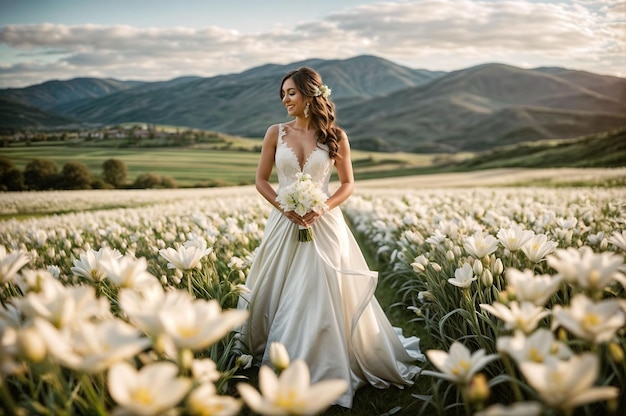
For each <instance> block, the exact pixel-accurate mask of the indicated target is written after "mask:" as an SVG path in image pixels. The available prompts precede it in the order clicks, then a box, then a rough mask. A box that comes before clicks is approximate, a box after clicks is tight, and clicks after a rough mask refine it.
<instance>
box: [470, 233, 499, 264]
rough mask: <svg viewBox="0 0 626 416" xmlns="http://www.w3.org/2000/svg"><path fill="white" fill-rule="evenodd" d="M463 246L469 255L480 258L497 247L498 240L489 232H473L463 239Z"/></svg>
mask: <svg viewBox="0 0 626 416" xmlns="http://www.w3.org/2000/svg"><path fill="white" fill-rule="evenodd" d="M463 247H464V248H465V251H467V253H468V254H469V255H470V256H473V257H474V258H477V259H482V258H483V257H486V256H488V255H490V254H491V253H493V252H494V251H496V250H497V249H498V240H497V239H496V238H495V237H494V236H492V235H491V234H483V233H480V232H478V233H475V234H474V235H472V236H469V237H465V238H464V239H463Z"/></svg>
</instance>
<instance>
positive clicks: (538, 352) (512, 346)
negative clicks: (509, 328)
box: [496, 328, 573, 364]
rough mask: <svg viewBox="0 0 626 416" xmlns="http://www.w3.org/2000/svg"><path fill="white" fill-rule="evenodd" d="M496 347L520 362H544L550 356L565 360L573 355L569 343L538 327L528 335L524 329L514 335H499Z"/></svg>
mask: <svg viewBox="0 0 626 416" xmlns="http://www.w3.org/2000/svg"><path fill="white" fill-rule="evenodd" d="M496 348H497V349H498V351H499V352H505V353H507V354H508V355H509V356H511V358H513V359H514V360H515V361H516V362H517V363H518V364H520V363H522V362H525V361H532V362H536V363H542V362H544V361H546V360H547V359H549V358H550V357H552V358H558V359H560V360H565V359H568V358H570V357H571V356H572V355H573V353H572V350H570V349H569V347H568V346H567V345H565V344H564V343H563V342H561V341H557V340H556V339H555V338H554V334H553V333H552V332H551V331H550V330H548V329H545V328H539V329H537V330H536V331H535V332H533V333H532V334H531V335H530V336H528V337H527V336H526V335H525V334H524V333H523V332H522V331H515V335H514V336H505V337H498V339H497V341H496Z"/></svg>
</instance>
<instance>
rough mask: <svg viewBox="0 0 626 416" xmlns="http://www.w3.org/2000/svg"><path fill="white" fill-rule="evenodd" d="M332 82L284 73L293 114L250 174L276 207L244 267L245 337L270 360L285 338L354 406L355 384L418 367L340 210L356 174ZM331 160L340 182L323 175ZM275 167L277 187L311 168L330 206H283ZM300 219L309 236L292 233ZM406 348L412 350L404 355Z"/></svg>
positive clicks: (402, 381) (268, 137) (401, 376)
mask: <svg viewBox="0 0 626 416" xmlns="http://www.w3.org/2000/svg"><path fill="white" fill-rule="evenodd" d="M330 92H331V91H330V89H329V88H328V87H327V86H325V85H324V84H322V80H321V77H320V76H319V74H318V73H317V72H315V71H314V70H312V69H310V68H306V67H305V68H300V69H298V70H295V71H292V72H289V73H288V74H287V75H286V76H285V77H284V79H283V81H282V83H281V90H280V96H281V98H282V101H283V105H284V106H285V107H286V109H287V114H288V115H289V116H291V117H294V120H292V121H289V122H287V123H284V124H277V125H276V124H275V125H272V126H270V127H269V129H268V130H267V133H266V134H265V138H264V140H263V147H262V150H261V157H260V160H259V164H258V168H257V173H256V187H257V190H258V191H259V193H260V194H261V195H262V196H263V197H264V198H265V199H266V200H267V201H268V202H269V203H270V204H272V205H273V206H274V207H275V209H274V210H273V211H272V213H271V214H270V216H269V218H268V221H267V224H266V227H265V232H264V237H263V241H262V243H261V245H260V247H259V250H258V252H257V255H256V257H255V260H254V262H253V264H252V266H251V268H250V273H249V276H248V278H247V282H246V286H247V287H248V289H250V292H249V293H248V294H247V295H245V298H244V297H243V296H242V298H241V299H240V303H239V307H240V308H246V307H248V308H249V309H250V317H249V320H248V322H247V324H246V325H245V326H244V328H243V331H242V333H243V339H244V340H245V341H246V343H247V344H248V346H249V348H250V349H251V351H252V352H253V353H254V354H259V355H261V354H262V355H263V362H264V363H265V362H268V361H269V346H270V345H271V343H272V342H280V343H282V344H283V345H284V346H285V347H286V349H287V352H288V353H289V356H290V357H291V359H296V358H300V359H303V360H305V361H306V363H307V364H308V366H309V369H310V372H311V382H312V383H315V382H317V381H320V380H325V379H337V378H341V379H345V380H347V381H348V382H349V385H350V387H349V388H348V391H346V393H345V394H344V395H343V396H342V397H341V398H340V399H339V400H338V402H337V404H339V405H341V406H344V407H348V408H349V407H352V399H353V396H354V393H355V391H356V390H357V389H358V388H359V387H360V386H362V385H364V384H366V383H370V384H372V385H374V386H376V387H379V388H386V387H389V386H390V385H395V386H398V387H402V386H403V385H406V384H411V383H412V378H413V377H414V376H415V374H417V372H418V371H419V367H417V366H416V365H414V363H415V360H416V359H423V357H422V355H421V353H420V352H419V345H418V344H419V339H417V338H415V337H412V338H410V339H405V338H403V337H401V336H399V335H397V333H396V330H395V329H394V328H392V326H391V324H390V323H389V321H388V319H387V317H386V316H385V314H384V312H383V311H382V309H381V308H380V305H379V304H378V301H377V300H376V298H375V297H374V296H373V295H374V290H375V288H376V283H377V273H376V272H372V271H370V270H369V269H368V266H367V263H366V262H365V259H364V258H363V255H362V253H361V251H360V249H359V247H358V245H357V243H356V241H355V239H354V237H353V235H352V234H351V232H350V230H349V229H348V227H347V225H346V223H345V221H344V218H343V214H342V212H341V210H340V208H339V206H340V205H341V203H343V202H344V201H345V200H346V199H347V198H348V197H349V196H350V195H351V194H352V192H353V189H354V178H353V173H352V162H351V160H350V146H349V143H348V137H347V136H346V133H345V132H344V131H343V130H341V129H340V128H338V127H337V126H336V125H335V112H334V105H333V103H332V102H331V101H330V99H329V98H328V97H329V95H330ZM333 165H334V167H335V169H336V171H337V175H338V177H339V187H338V188H337V189H336V190H335V191H334V192H332V194H331V193H330V192H329V190H328V182H329V179H330V175H331V173H332V167H333ZM274 166H276V171H277V174H278V183H279V188H280V187H285V186H287V185H289V184H291V183H293V181H294V180H295V179H296V177H297V175H298V174H309V175H311V177H312V180H313V181H314V182H315V183H316V184H317V185H318V186H319V187H321V189H322V190H323V191H324V192H325V193H326V195H328V199H327V200H326V205H327V209H325V210H320V212H315V211H310V212H308V213H306V214H305V215H303V216H300V215H298V214H296V213H295V212H294V211H285V210H283V209H282V208H281V206H280V204H279V203H278V202H277V200H276V199H277V191H276V190H275V189H274V188H273V187H272V185H271V184H270V175H271V173H272V169H273V167H274ZM300 227H310V228H311V231H312V235H313V239H312V241H310V242H301V241H298V233H299V231H298V230H299V228H300ZM407 349H408V350H409V351H410V352H411V354H409V353H408V352H407Z"/></svg>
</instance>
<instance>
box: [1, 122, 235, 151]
mask: <svg viewBox="0 0 626 416" xmlns="http://www.w3.org/2000/svg"><path fill="white" fill-rule="evenodd" d="M1 137H2V142H1V143H0V146H2V147H7V146H10V145H15V144H16V145H27V146H28V145H30V144H31V143H34V142H58V141H61V142H73V141H80V142H90V141H94V142H95V141H104V140H106V141H117V142H118V144H119V145H124V144H125V145H127V146H132V145H139V144H140V143H142V142H143V143H142V145H149V143H150V142H152V143H151V144H152V145H164V146H184V145H190V144H194V143H199V142H202V143H207V142H211V143H221V142H226V140H225V139H224V135H222V134H221V133H216V132H212V131H207V130H199V129H190V128H180V127H178V128H177V127H168V126H158V125H154V124H124V125H115V126H106V127H93V128H75V129H69V128H68V129H59V130H49V131H42V130H20V131H17V132H14V133H11V134H5V135H2V136H1ZM146 142H148V143H146Z"/></svg>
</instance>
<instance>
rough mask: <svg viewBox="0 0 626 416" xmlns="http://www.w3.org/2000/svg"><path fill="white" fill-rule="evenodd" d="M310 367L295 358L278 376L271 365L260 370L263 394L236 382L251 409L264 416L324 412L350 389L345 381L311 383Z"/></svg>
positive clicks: (260, 386)
mask: <svg viewBox="0 0 626 416" xmlns="http://www.w3.org/2000/svg"><path fill="white" fill-rule="evenodd" d="M310 377H311V376H310V373H309V367H308V366H307V365H306V363H305V362H304V361H302V360H295V361H294V362H293V363H292V364H291V365H290V366H289V367H287V369H286V370H285V371H283V372H282V373H281V374H280V377H279V376H277V375H276V374H275V373H274V371H272V370H271V369H270V368H269V367H268V366H265V365H264V366H262V367H261V369H260V370H259V388H260V390H261V393H262V395H261V394H260V393H259V392H258V391H257V390H256V389H254V388H253V387H252V386H250V385H249V384H244V383H239V384H237V390H239V394H241V397H242V398H243V400H244V401H245V402H246V404H247V405H248V406H250V408H251V409H252V410H254V411H255V412H257V413H260V414H262V415H314V414H318V413H320V412H322V411H323V410H324V409H326V408H327V407H329V406H330V405H331V404H332V403H333V402H334V401H335V400H336V399H337V398H339V397H340V396H341V395H342V394H343V393H344V392H345V391H346V389H347V388H348V382H347V381H346V380H341V379H337V380H324V381H320V382H318V383H316V384H314V385H311V384H310V380H311V378H310Z"/></svg>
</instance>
